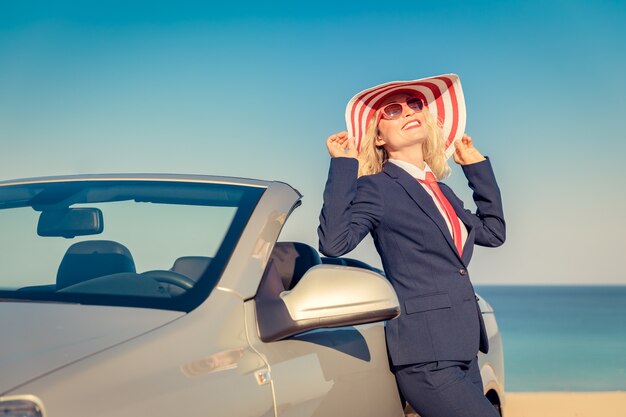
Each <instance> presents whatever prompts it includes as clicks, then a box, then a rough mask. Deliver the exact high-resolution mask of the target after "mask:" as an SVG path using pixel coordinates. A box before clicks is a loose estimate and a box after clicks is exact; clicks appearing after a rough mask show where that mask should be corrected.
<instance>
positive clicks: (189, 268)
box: [170, 256, 211, 282]
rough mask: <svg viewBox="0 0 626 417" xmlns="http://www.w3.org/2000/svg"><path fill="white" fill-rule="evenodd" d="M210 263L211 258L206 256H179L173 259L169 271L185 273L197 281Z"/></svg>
mask: <svg viewBox="0 0 626 417" xmlns="http://www.w3.org/2000/svg"><path fill="white" fill-rule="evenodd" d="M210 263H211V258H209V257H208V256H181V257H180V258H178V259H176V261H174V266H172V268H171V269H170V271H173V272H178V273H179V274H183V275H186V276H188V277H189V278H191V279H193V280H194V281H196V282H197V281H198V280H199V279H200V277H201V276H202V274H204V271H206V269H207V267H208V266H209V264H210Z"/></svg>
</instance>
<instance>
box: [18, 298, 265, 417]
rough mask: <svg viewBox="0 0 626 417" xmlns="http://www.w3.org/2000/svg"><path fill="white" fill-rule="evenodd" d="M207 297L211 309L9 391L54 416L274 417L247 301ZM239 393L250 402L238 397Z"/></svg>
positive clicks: (189, 315)
mask: <svg viewBox="0 0 626 417" xmlns="http://www.w3.org/2000/svg"><path fill="white" fill-rule="evenodd" d="M207 301H208V304H209V307H208V308H205V309H196V310H194V311H192V312H191V313H188V314H186V315H185V316H184V317H183V319H181V320H176V321H173V322H171V323H170V324H168V325H166V326H162V327H160V328H158V329H155V330H154V331H152V332H149V333H147V334H145V335H143V336H142V337H139V338H135V339H132V340H129V341H127V342H126V343H122V344H120V345H117V346H115V347H113V348H111V349H108V350H105V351H103V352H101V353H99V354H98V355H94V356H90V357H87V358H85V359H83V360H81V361H79V362H76V363H73V364H71V365H69V366H66V367H64V368H62V369H60V370H58V371H56V372H54V373H51V374H49V375H46V376H44V377H41V378H39V379H37V380H35V381H33V382H31V383H29V384H27V385H24V386H22V387H20V388H19V390H17V391H14V392H9V393H7V394H8V395H16V394H21V393H24V392H28V393H30V394H33V395H35V396H36V397H38V398H39V399H40V400H41V401H42V403H43V404H44V405H45V407H46V410H47V413H48V415H49V416H84V415H90V416H111V417H113V416H137V415H150V416H154V417H158V416H163V417H166V416H168V417H169V416H172V415H180V414H183V413H184V414H185V415H187V416H206V415H224V416H226V415H237V416H242V417H269V416H273V415H274V404H273V396H272V390H271V385H270V384H268V383H263V382H262V381H259V376H258V375H259V374H264V373H265V372H267V367H266V365H265V362H264V361H263V360H262V359H261V357H260V356H259V355H258V354H257V353H256V352H255V351H254V350H252V349H251V348H250V347H249V345H248V342H247V337H246V332H245V323H244V309H243V300H242V299H241V298H240V297H238V296H237V295H236V294H233V293H231V292H225V291H220V290H216V291H214V292H213V293H212V294H211V295H210V296H209V299H208V300H207ZM216 335H219V337H216ZM234 393H236V395H237V396H241V397H242V398H246V401H234V397H233V396H232V395H233V394H234Z"/></svg>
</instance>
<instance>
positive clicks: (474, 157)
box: [454, 134, 485, 165]
mask: <svg viewBox="0 0 626 417" xmlns="http://www.w3.org/2000/svg"><path fill="white" fill-rule="evenodd" d="M455 146H456V149H455V151H454V162H456V163H457V164H460V165H468V164H473V163H476V162H480V161H483V160H485V157H484V156H483V155H482V154H481V153H480V152H478V149H476V148H475V147H474V144H473V141H472V137H471V136H469V135H467V134H463V137H462V138H461V140H458V141H457V142H456V143H455Z"/></svg>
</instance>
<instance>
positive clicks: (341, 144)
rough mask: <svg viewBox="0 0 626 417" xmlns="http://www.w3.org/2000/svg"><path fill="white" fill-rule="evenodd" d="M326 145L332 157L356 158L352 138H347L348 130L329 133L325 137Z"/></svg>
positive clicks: (357, 154)
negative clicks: (326, 137)
mask: <svg viewBox="0 0 626 417" xmlns="http://www.w3.org/2000/svg"><path fill="white" fill-rule="evenodd" d="M326 147H327V148H328V153H329V154H330V156H331V157H332V158H337V157H340V158H356V157H357V156H359V153H358V152H357V150H356V145H355V143H354V138H348V132H345V131H344V132H339V133H335V134H334V135H330V136H329V137H328V139H326Z"/></svg>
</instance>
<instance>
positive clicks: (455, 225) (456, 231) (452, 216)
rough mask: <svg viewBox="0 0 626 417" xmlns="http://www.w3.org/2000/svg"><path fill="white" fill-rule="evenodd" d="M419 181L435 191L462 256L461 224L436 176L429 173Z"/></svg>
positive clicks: (455, 244)
mask: <svg viewBox="0 0 626 417" xmlns="http://www.w3.org/2000/svg"><path fill="white" fill-rule="evenodd" d="M418 181H420V182H422V183H425V184H426V185H427V186H428V187H429V188H430V189H431V190H432V191H433V193H434V194H435V197H436V198H437V201H439V204H441V206H442V207H443V209H444V210H445V212H446V215H447V216H448V220H449V221H450V224H451V225H452V240H453V241H454V246H456V250H457V251H458V252H459V255H462V254H463V240H462V238H461V223H459V218H458V217H457V215H456V212H455V211H454V208H452V205H450V202H449V201H448V199H447V198H446V196H445V195H443V193H442V192H441V188H439V184H437V179H436V178H435V175H434V174H433V173H432V172H430V171H427V172H426V179H425V180H424V181H422V180H418Z"/></svg>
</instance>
